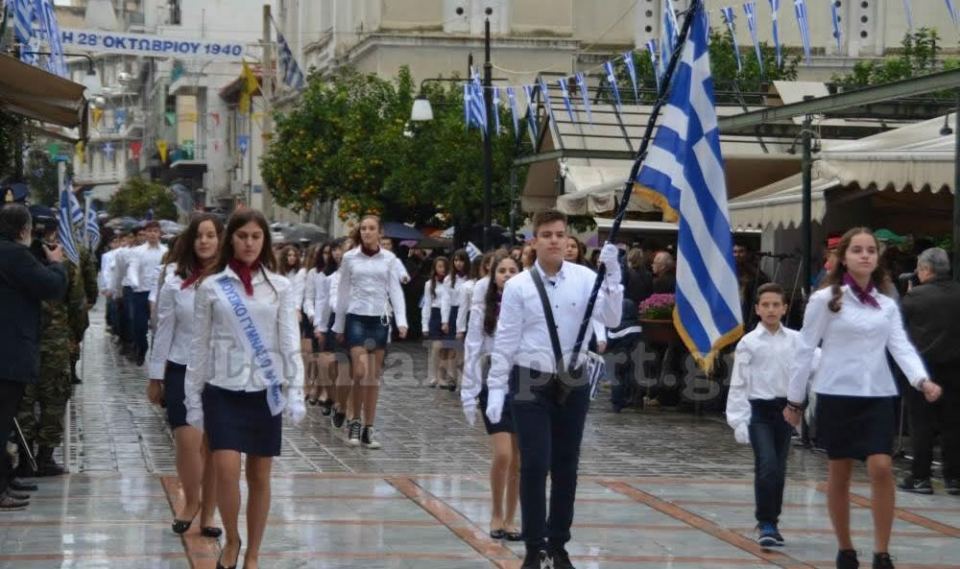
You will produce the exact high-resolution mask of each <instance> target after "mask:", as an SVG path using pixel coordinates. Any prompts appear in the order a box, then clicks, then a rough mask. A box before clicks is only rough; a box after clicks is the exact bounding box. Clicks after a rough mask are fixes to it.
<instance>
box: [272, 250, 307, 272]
mask: <svg viewBox="0 0 960 569" xmlns="http://www.w3.org/2000/svg"><path fill="white" fill-rule="evenodd" d="M290 251H293V252H294V253H296V254H297V262H296V264H294V265H290V263H288V262H287V257H288V256H289V255H290ZM302 263H303V259H302V258H301V257H300V249H298V248H297V247H296V245H287V246H286V247H284V248H283V249H281V250H280V258H279V259H277V270H278V271H279V272H280V274H282V275H283V276H286V275H287V273H289V272H290V271H298V270H300V266H301V265H302Z"/></svg>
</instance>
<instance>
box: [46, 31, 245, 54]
mask: <svg viewBox="0 0 960 569" xmlns="http://www.w3.org/2000/svg"><path fill="white" fill-rule="evenodd" d="M60 38H61V42H62V43H63V46H64V48H71V49H79V50H82V51H95V52H100V53H123V54H128V55H141V56H144V57H176V58H178V59H214V60H222V61H238V60H240V59H242V58H243V54H244V49H245V44H244V43H242V42H229V41H210V40H200V39H191V38H175V37H168V36H158V35H151V34H130V33H120V32H105V31H102V30H81V29H73V28H61V29H60Z"/></svg>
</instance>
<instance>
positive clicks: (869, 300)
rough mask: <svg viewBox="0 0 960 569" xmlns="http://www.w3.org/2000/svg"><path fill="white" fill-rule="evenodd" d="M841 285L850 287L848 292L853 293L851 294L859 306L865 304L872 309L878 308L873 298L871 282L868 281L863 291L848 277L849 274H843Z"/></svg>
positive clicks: (878, 304) (878, 305) (873, 288)
mask: <svg viewBox="0 0 960 569" xmlns="http://www.w3.org/2000/svg"><path fill="white" fill-rule="evenodd" d="M843 284H845V285H847V286H848V287H850V290H851V291H853V294H854V295H856V297H857V300H859V301H860V303H861V304H866V305H868V306H872V307H874V308H880V303H879V302H878V301H877V298H876V297H875V296H873V291H874V290H875V287H874V286H873V281H870V283H869V284H868V285H867V288H866V290H864V289H862V288H860V285H858V284H857V281H855V280H853V277H851V276H850V273H844V274H843Z"/></svg>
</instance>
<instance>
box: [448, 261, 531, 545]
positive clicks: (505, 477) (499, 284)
mask: <svg viewBox="0 0 960 569" xmlns="http://www.w3.org/2000/svg"><path fill="white" fill-rule="evenodd" d="M519 272H520V264H519V263H517V261H516V260H515V259H513V258H512V257H510V256H509V255H508V254H507V253H505V252H501V253H498V254H497V255H496V256H495V257H494V258H493V267H492V272H491V276H490V278H491V282H493V283H494V285H493V286H490V287H489V288H487V289H486V293H485V294H484V299H483V303H482V304H477V303H473V304H472V305H471V308H470V312H471V314H470V322H469V323H468V324H467V336H466V340H465V342H464V365H463V386H462V388H461V390H460V401H461V402H462V403H463V413H464V415H465V416H466V418H467V422H468V423H469V424H470V425H471V426H472V425H474V424H475V423H476V421H477V399H478V396H479V404H480V407H481V408H486V406H487V386H486V382H485V381H484V375H485V374H484V369H486V368H488V363H487V361H486V360H488V359H489V357H490V352H491V351H492V350H493V339H494V332H496V329H497V320H498V318H499V316H500V299H501V297H502V296H503V285H504V284H506V282H507V281H508V280H509V279H510V278H511V277H513V276H514V275H516V274H517V273H519ZM483 424H484V427H486V430H487V434H488V435H490V446H491V449H492V450H493V462H492V463H491V465H490V491H491V494H492V500H493V508H492V513H491V515H490V537H492V538H493V539H504V538H506V539H507V540H509V541H520V539H521V536H520V531H519V530H518V529H517V527H516V525H515V524H514V521H513V520H514V517H515V516H516V513H517V503H518V499H519V496H520V450H519V448H518V447H517V435H516V431H515V430H514V428H513V420H512V416H511V415H510V411H509V405H505V406H504V412H503V415H502V416H501V417H500V421H499V422H497V423H491V422H490V419H488V418H487V416H486V415H485V414H483Z"/></svg>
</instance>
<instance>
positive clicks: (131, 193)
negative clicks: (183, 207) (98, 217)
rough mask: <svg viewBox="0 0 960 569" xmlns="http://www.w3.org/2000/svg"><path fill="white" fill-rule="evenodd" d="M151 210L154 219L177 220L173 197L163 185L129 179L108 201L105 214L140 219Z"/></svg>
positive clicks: (140, 179) (139, 179)
mask: <svg viewBox="0 0 960 569" xmlns="http://www.w3.org/2000/svg"><path fill="white" fill-rule="evenodd" d="M150 210H153V218H154V219H177V207H176V206H175V205H174V202H173V195H172V194H171V193H170V191H168V190H167V188H165V187H164V186H163V185H161V184H157V183H155V182H150V181H148V180H144V179H142V178H131V179H129V180H127V181H126V182H124V184H123V186H122V187H121V188H120V189H119V190H118V191H117V193H116V194H114V195H113V197H112V198H111V199H110V203H109V204H107V212H108V213H110V215H111V216H113V217H121V216H130V217H137V218H142V217H145V216H146V215H147V212H148V211H150Z"/></svg>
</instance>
